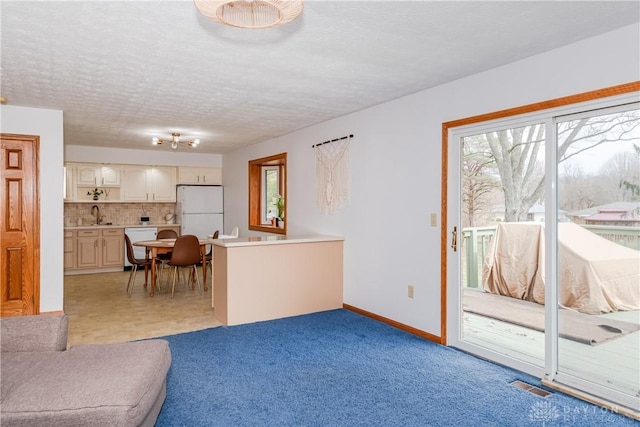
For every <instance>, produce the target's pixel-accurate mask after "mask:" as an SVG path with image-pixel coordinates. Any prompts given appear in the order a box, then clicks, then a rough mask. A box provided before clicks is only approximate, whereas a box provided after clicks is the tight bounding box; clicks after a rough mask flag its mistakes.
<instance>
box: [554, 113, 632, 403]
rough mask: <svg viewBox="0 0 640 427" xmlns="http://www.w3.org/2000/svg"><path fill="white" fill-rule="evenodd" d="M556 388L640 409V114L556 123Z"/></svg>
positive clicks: (582, 115) (589, 115)
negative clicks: (580, 391) (561, 385)
mask: <svg viewBox="0 0 640 427" xmlns="http://www.w3.org/2000/svg"><path fill="white" fill-rule="evenodd" d="M556 132H557V161H558V166H557V168H558V172H557V175H558V194H557V196H558V210H557V219H558V223H557V279H558V293H557V297H558V301H557V306H556V307H557V319H558V332H559V334H558V335H559V337H558V353H557V362H558V363H557V379H558V381H561V382H565V383H569V384H573V385H575V386H578V387H580V388H581V389H586V390H587V391H590V392H591V393H594V394H598V395H604V396H607V397H609V398H613V399H612V400H615V401H617V402H620V403H623V404H626V405H627V406H632V407H633V406H634V405H635V409H636V410H640V407H638V406H639V405H638V396H640V332H638V330H639V329H640V326H639V325H640V251H639V250H640V110H638V105H637V104H631V105H623V106H618V107H614V108H610V109H600V110H595V111H587V112H581V113H578V114H573V115H569V116H565V117H561V118H558V119H556Z"/></svg>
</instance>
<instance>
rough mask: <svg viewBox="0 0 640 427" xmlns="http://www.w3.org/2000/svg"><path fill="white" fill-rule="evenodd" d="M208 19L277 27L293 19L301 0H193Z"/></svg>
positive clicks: (232, 24) (301, 6) (299, 9)
mask: <svg viewBox="0 0 640 427" xmlns="http://www.w3.org/2000/svg"><path fill="white" fill-rule="evenodd" d="M194 3H195V5H196V7H197V8H198V10H199V11H200V13H202V14H203V15H204V16H206V17H207V18H209V19H212V20H214V21H217V22H220V23H222V24H226V25H230V26H232V27H239V28H270V27H279V26H281V25H284V24H286V23H288V22H291V21H293V20H294V19H295V18H296V17H297V16H298V15H300V13H301V12H302V9H303V3H302V0H194Z"/></svg>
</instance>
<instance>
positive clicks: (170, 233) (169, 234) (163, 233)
mask: <svg viewBox="0 0 640 427" xmlns="http://www.w3.org/2000/svg"><path fill="white" fill-rule="evenodd" d="M177 238H178V233H177V232H176V231H175V230H171V229H166V230H160V231H158V234H156V240H160V239H177ZM170 260H171V252H167V253H165V254H158V256H156V264H157V263H160V266H161V268H160V274H159V275H158V283H160V282H161V281H162V272H163V271H164V268H165V267H166V266H167V264H168V263H169V261H170Z"/></svg>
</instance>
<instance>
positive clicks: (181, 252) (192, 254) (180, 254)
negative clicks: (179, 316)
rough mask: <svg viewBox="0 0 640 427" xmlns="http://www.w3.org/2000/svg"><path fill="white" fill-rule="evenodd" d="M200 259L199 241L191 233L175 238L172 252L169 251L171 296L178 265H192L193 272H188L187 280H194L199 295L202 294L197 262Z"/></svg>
mask: <svg viewBox="0 0 640 427" xmlns="http://www.w3.org/2000/svg"><path fill="white" fill-rule="evenodd" d="M201 261H202V254H201V253H200V241H199V240H198V238H197V237H196V236H194V235H192V234H186V235H184V236H180V237H178V238H177V239H176V243H175V245H174V246H173V252H171V260H170V261H169V266H170V267H173V284H172V285H171V298H173V294H174V292H175V289H176V273H177V271H178V267H192V268H193V274H188V275H187V276H186V277H189V278H190V279H189V282H192V281H193V277H195V281H196V283H197V284H198V289H199V291H200V295H202V285H201V283H200V276H198V264H199V263H200V262H201Z"/></svg>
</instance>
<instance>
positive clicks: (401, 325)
mask: <svg viewBox="0 0 640 427" xmlns="http://www.w3.org/2000/svg"><path fill="white" fill-rule="evenodd" d="M342 308H344V309H345V310H349V311H353V312H354V313H358V314H361V315H363V316H366V317H369V318H371V319H374V320H377V321H379V322H382V323H386V324H387V325H389V326H393V327H394V328H398V329H400V330H402V331H405V332H408V333H410V334H412V335H416V336H419V337H420V338H424V339H426V340H429V341H433V342H434V343H436V344H442V340H441V339H440V337H439V336H436V335H433V334H430V333H429V332H425V331H422V330H420V329H416V328H414V327H412V326H408V325H405V324H404V323H400V322H396V321H395V320H392V319H389V318H386V317H383V316H380V315H378V314H375V313H371V312H370V311H367V310H363V309H361V308H358V307H354V306H352V305H349V304H342Z"/></svg>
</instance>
